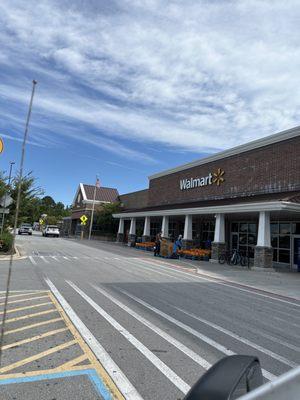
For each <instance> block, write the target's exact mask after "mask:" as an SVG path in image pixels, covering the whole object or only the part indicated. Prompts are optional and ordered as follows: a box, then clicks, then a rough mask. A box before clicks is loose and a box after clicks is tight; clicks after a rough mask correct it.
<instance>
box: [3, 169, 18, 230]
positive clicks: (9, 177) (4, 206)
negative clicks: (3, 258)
mask: <svg viewBox="0 0 300 400" xmlns="http://www.w3.org/2000/svg"><path fill="white" fill-rule="evenodd" d="M14 164H15V162H14V161H10V167H9V176H8V186H10V180H11V172H12V166H13V165H14ZM6 197H7V191H6V192H5V197H4V205H3V215H2V225H1V235H2V233H3V229H4V221H5V208H6Z"/></svg>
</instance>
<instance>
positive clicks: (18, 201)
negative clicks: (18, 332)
mask: <svg viewBox="0 0 300 400" xmlns="http://www.w3.org/2000/svg"><path fill="white" fill-rule="evenodd" d="M36 84H37V81H36V80H33V81H32V91H31V97H30V103H29V109H28V114H27V118H26V124H25V131H24V139H23V144H22V153H21V162H20V173H19V182H18V194H17V201H16V212H15V221H14V230H13V240H12V246H11V251H10V260H9V266H8V274H7V281H6V292H5V300H4V305H3V312H2V324H1V332H0V367H1V366H2V348H3V338H4V329H5V320H6V314H7V303H8V295H9V290H10V282H11V273H12V264H13V255H14V247H15V241H16V230H17V223H18V216H19V208H20V199H21V185H22V177H23V167H24V159H25V149H26V142H27V136H28V129H29V121H30V116H31V110H32V103H33V97H34V92H35V86H36Z"/></svg>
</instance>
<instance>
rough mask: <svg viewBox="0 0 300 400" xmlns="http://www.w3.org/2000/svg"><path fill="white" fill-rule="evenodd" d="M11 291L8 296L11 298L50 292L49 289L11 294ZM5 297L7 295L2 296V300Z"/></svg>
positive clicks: (0, 298)
mask: <svg viewBox="0 0 300 400" xmlns="http://www.w3.org/2000/svg"><path fill="white" fill-rule="evenodd" d="M10 293H12V292H11V291H10V292H9V296H8V298H9V299H10V298H11V297H21V296H30V295H32V294H42V293H48V292H47V291H44V292H29V293H21V294H13V295H11V294H10ZM3 299H5V296H2V297H0V300H3Z"/></svg>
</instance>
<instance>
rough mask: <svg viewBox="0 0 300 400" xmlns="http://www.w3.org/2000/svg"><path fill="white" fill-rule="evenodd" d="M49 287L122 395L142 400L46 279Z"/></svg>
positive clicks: (128, 399) (130, 398)
mask: <svg viewBox="0 0 300 400" xmlns="http://www.w3.org/2000/svg"><path fill="white" fill-rule="evenodd" d="M45 281H46V283H47V285H48V286H49V287H50V289H51V291H52V293H53V295H54V296H55V297H56V299H57V301H59V303H60V305H61V306H62V308H63V309H64V311H65V313H66V314H67V316H68V317H69V318H70V320H71V321H72V323H73V324H74V326H75V327H76V329H77V330H78V332H79V333H80V335H81V336H82V338H83V339H84V340H85V341H86V343H87V344H88V346H89V347H90V349H91V350H92V351H93V353H94V354H95V356H96V357H97V359H98V360H99V361H100V363H101V364H102V365H103V367H104V368H105V370H106V371H107V373H108V374H109V376H110V377H111V379H113V381H114V382H115V384H116V386H117V387H118V388H119V390H120V391H121V393H122V395H123V396H124V398H125V399H126V400H142V397H141V396H140V394H139V393H138V392H137V390H136V389H135V387H134V386H133V385H132V383H131V382H130V381H129V380H128V378H127V377H126V375H125V374H124V373H123V372H122V371H121V370H120V368H119V367H118V365H117V364H116V363H115V362H114V361H113V359H112V358H111V357H110V355H109V354H108V353H107V352H106V350H105V349H104V347H103V346H101V344H100V343H99V342H98V340H97V339H96V338H95V336H94V335H93V334H92V332H91V331H90V330H89V329H88V328H87V326H86V325H85V324H84V323H83V322H82V320H81V319H80V318H79V317H78V315H77V314H76V313H75V311H74V310H73V309H72V307H71V306H70V304H69V303H68V302H67V301H66V299H65V298H64V297H63V296H62V295H61V293H60V292H59V291H58V290H57V288H56V287H55V286H54V284H53V283H52V282H51V281H50V279H48V278H46V279H45Z"/></svg>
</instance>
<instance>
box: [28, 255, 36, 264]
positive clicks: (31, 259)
mask: <svg viewBox="0 0 300 400" xmlns="http://www.w3.org/2000/svg"><path fill="white" fill-rule="evenodd" d="M29 260H30V261H31V262H32V264H34V265H36V262H35V260H34V258H33V257H32V256H29Z"/></svg>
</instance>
